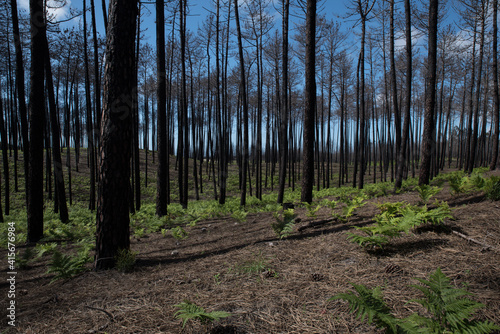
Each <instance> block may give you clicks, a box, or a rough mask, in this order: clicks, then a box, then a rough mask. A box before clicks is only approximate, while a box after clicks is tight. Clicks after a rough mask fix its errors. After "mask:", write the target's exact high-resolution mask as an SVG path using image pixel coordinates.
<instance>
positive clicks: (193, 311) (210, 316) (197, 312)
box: [174, 300, 231, 328]
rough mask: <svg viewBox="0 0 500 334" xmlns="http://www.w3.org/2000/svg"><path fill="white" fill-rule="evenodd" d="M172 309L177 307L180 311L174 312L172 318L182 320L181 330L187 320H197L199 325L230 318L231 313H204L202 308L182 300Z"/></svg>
mask: <svg viewBox="0 0 500 334" xmlns="http://www.w3.org/2000/svg"><path fill="white" fill-rule="evenodd" d="M174 307H178V308H179V309H180V310H179V311H177V312H175V314H174V316H175V317H176V318H178V319H181V320H182V328H184V327H185V326H186V323H187V322H188V320H191V319H197V320H199V321H200V322H201V323H203V324H205V323H207V322H213V321H217V320H219V319H222V318H227V317H230V316H231V313H228V312H224V311H213V312H206V311H205V309H204V308H203V307H201V306H198V305H196V304H195V303H193V302H190V301H189V300H184V301H183V302H182V303H180V304H177V305H174Z"/></svg>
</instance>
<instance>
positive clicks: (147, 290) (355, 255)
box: [0, 187, 500, 334]
mask: <svg viewBox="0 0 500 334" xmlns="http://www.w3.org/2000/svg"><path fill="white" fill-rule="evenodd" d="M436 197H437V198H438V199H439V200H447V201H448V202H449V204H450V206H451V207H452V208H453V216H454V218H455V219H454V220H448V221H446V226H448V227H451V228H452V229H453V230H456V231H460V232H462V233H463V234H465V235H468V236H469V237H472V238H474V239H475V240H478V241H480V242H482V243H486V244H489V245H491V246H493V247H495V249H485V248H484V247H483V246H481V245H479V244H476V243H473V242H470V241H467V240H465V239H463V238H461V237H459V236H458V235H456V234H454V233H450V231H449V230H446V229H444V230H441V231H436V230H432V229H427V230H420V231H416V232H415V233H412V234H410V235H407V236H403V237H401V238H399V239H395V240H393V242H392V243H391V245H390V246H389V247H387V248H386V249H385V250H384V252H375V253H368V252H367V251H365V250H364V249H362V248H360V247H359V246H357V245H355V244H352V243H350V242H349V241H348V240H347V239H346V234H345V232H346V231H353V230H354V228H353V227H354V226H361V225H366V224H369V223H371V219H372V217H373V216H374V215H375V214H377V213H378V209H377V208H376V206H375V205H374V203H377V202H381V201H391V202H395V201H408V202H410V203H417V202H418V195H417V194H416V193H406V194H399V195H392V196H388V197H387V198H378V199H372V200H370V203H369V204H367V205H366V206H364V207H363V208H361V209H359V211H358V214H357V215H356V216H354V217H352V218H351V219H350V221H349V222H348V223H341V222H337V221H333V222H331V223H328V224H324V225H320V226H317V227H310V228H306V229H304V230H303V231H302V232H295V233H294V234H293V235H291V236H290V237H288V238H287V239H284V240H278V239H276V237H275V235H274V233H273V231H272V229H271V228H270V224H271V222H273V221H274V219H273V217H272V214H271V213H260V214H249V215H248V216H247V220H246V222H243V223H239V222H236V221H235V220H233V219H232V218H223V219H217V220H210V221H203V222H201V223H198V224H197V225H196V226H195V227H192V228H189V237H188V238H187V239H186V240H183V241H180V242H179V241H176V240H175V239H173V238H172V237H171V236H166V237H163V236H162V235H161V234H160V233H156V234H148V235H145V236H144V237H142V238H140V239H136V238H134V239H133V241H132V250H133V251H136V252H137V253H138V255H137V264H136V267H135V269H134V270H133V271H132V272H130V273H122V272H118V271H116V270H110V271H105V272H92V271H88V272H85V273H83V274H80V275H79V276H77V277H75V278H73V279H70V280H66V281H63V280H59V281H55V282H53V283H50V281H51V279H52V277H53V276H51V275H49V274H46V270H47V264H48V262H49V260H50V257H49V256H45V257H44V258H42V261H39V262H37V263H36V264H35V265H34V266H33V267H31V268H28V269H24V270H20V271H19V273H18V276H17V297H16V302H17V327H16V330H12V329H11V330H10V331H8V333H15V332H17V333H50V334H52V333H182V332H183V331H182V329H181V322H180V320H178V319H176V318H175V317H174V313H175V311H176V310H177V309H176V308H175V307H173V305H175V304H178V303H180V302H182V301H183V300H186V299H187V300H190V301H192V302H195V303H196V304H198V305H200V306H203V307H204V308H205V309H206V310H207V311H214V310H222V311H227V312H230V313H232V316H231V317H229V318H227V319H223V320H221V321H219V322H217V323H216V324H215V325H214V326H213V327H212V328H210V331H211V332H212V333H380V330H377V329H376V328H375V327H373V326H369V325H367V324H365V323H362V322H360V321H358V320H356V319H355V317H354V316H352V315H350V314H349V313H348V306H347V304H346V303H345V302H343V301H328V298H330V297H331V296H333V295H335V294H337V293H340V292H344V291H346V290H348V289H350V285H349V282H353V283H357V284H365V285H367V286H370V287H374V286H382V287H383V289H384V296H385V300H386V301H387V303H388V304H389V305H390V306H391V307H392V308H393V309H394V310H395V312H396V315H397V316H401V317H402V316H407V315H409V314H410V313H411V312H415V311H422V309H421V308H420V307H419V306H418V305H417V304H415V303H408V301H409V300H410V299H412V298H415V297H417V296H418V293H417V290H415V289H413V288H410V287H409V284H415V283H416V281H415V280H413V279H412V278H413V277H421V278H427V277H428V276H429V274H430V273H431V272H433V271H434V270H435V269H436V268H438V267H440V268H441V269H442V271H443V272H444V273H445V274H446V275H447V276H448V277H449V278H451V281H452V284H454V285H455V286H457V287H466V288H467V289H468V291H470V292H471V293H473V295H474V297H473V298H474V299H475V300H477V301H479V302H481V303H483V304H485V305H486V307H485V308H484V309H482V310H481V311H480V312H478V315H477V316H478V317H479V318H480V319H489V320H490V321H493V322H495V323H496V324H500V203H498V202H491V201H489V200H486V199H484V198H483V196H482V195H481V194H477V193H476V194H469V195H457V196H451V195H450V194H449V189H447V188H446V187H445V189H444V190H443V191H441V193H439V194H438V195H437V196H436ZM296 212H298V213H299V216H300V217H301V218H302V222H301V223H300V224H299V225H298V226H297V227H300V226H303V225H307V224H308V222H309V221H310V220H311V218H307V217H306V216H305V209H304V208H299V209H296ZM330 217H331V216H330V210H329V209H326V208H322V209H321V210H320V211H319V212H318V218H315V219H317V220H319V219H324V218H330ZM1 253H2V258H4V259H5V258H6V256H5V250H2V252H1ZM257 268H263V269H262V270H259V269H257ZM1 269H2V271H3V272H6V271H7V268H6V261H4V262H3V263H2V268H1ZM1 288H2V291H4V292H2V294H1V297H2V298H3V299H2V305H6V304H5V302H6V299H5V298H6V292H5V291H6V288H7V286H6V284H5V283H4V282H2V284H1ZM0 314H1V317H2V319H6V308H5V307H3V306H2V309H1V312H0ZM4 324H5V322H4ZM184 332H185V333H203V332H204V328H203V327H202V326H201V325H200V324H198V323H196V322H193V323H188V325H187V326H186V328H185V329H184Z"/></svg>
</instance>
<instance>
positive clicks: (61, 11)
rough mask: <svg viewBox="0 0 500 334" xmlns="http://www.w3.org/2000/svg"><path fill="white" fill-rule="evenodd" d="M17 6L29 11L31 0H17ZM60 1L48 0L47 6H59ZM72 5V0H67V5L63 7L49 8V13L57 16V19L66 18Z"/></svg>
mask: <svg viewBox="0 0 500 334" xmlns="http://www.w3.org/2000/svg"><path fill="white" fill-rule="evenodd" d="M17 6H18V8H19V9H22V10H26V11H27V12H28V13H29V10H30V2H29V0H17ZM59 6H60V4H59V1H55V0H48V1H47V7H59ZM70 6H71V0H66V5H65V6H64V7H61V8H49V9H48V14H49V15H50V16H55V19H54V20H55V21H59V20H64V19H66V18H67V17H68V14H69V8H70Z"/></svg>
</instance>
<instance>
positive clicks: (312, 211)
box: [304, 202, 321, 218]
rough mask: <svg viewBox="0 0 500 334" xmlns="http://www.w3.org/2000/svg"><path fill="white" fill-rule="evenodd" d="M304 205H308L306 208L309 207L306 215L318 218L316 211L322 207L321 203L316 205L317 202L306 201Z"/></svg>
mask: <svg viewBox="0 0 500 334" xmlns="http://www.w3.org/2000/svg"><path fill="white" fill-rule="evenodd" d="M304 205H305V206H306V209H307V213H306V216H307V217H311V218H316V213H317V212H318V210H319V209H320V208H321V205H317V206H316V207H315V204H313V203H307V202H304Z"/></svg>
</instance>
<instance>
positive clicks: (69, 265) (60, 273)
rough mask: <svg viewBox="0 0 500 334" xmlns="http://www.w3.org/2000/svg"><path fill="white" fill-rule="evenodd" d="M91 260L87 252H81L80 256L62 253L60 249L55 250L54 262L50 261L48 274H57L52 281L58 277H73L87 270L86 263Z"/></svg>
mask: <svg viewBox="0 0 500 334" xmlns="http://www.w3.org/2000/svg"><path fill="white" fill-rule="evenodd" d="M88 261H89V257H88V255H87V254H79V255H78V256H70V255H65V254H62V253H61V252H59V251H57V250H56V251H54V254H53V255H52V262H51V263H50V266H49V269H48V270H47V274H55V276H54V278H53V279H52V281H51V282H54V281H56V280H58V279H67V278H71V277H73V276H75V275H77V274H79V273H81V272H83V271H85V270H86V268H85V263H87V262H88Z"/></svg>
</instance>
